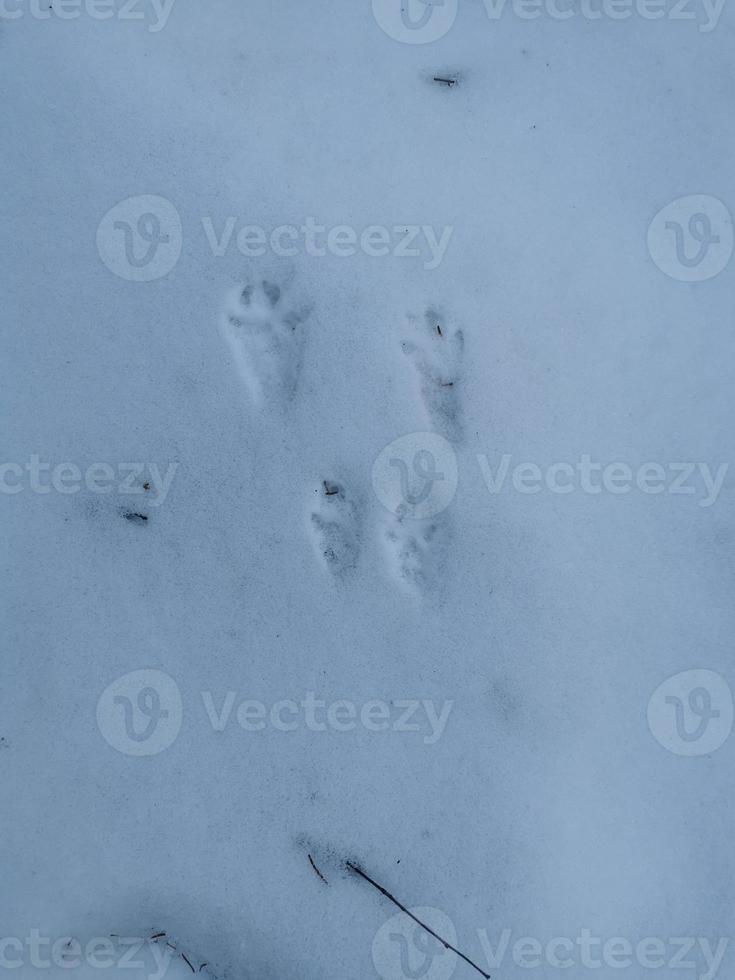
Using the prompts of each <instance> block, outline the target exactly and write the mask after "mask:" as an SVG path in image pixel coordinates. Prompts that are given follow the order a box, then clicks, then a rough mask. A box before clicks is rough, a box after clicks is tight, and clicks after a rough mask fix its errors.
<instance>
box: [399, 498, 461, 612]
mask: <svg viewBox="0 0 735 980" xmlns="http://www.w3.org/2000/svg"><path fill="white" fill-rule="evenodd" d="M447 535H448V532H447V527H446V523H445V521H444V519H443V518H434V519H430V520H421V521H417V520H415V519H413V518H412V517H410V516H409V514H408V508H407V507H405V506H402V507H400V508H399V509H398V512H397V513H396V514H394V515H391V516H390V517H389V518H388V519H387V521H386V524H385V526H384V528H383V542H384V545H385V550H386V554H387V557H388V566H389V570H390V572H391V573H392V575H393V578H394V579H395V581H396V582H397V584H398V585H399V586H400V588H401V589H402V590H403V591H404V592H407V593H409V594H411V595H422V594H423V593H424V592H426V591H427V589H429V588H431V586H432V585H433V583H434V582H435V580H436V576H437V572H438V563H439V560H440V556H441V555H443V553H444V551H445V549H446V543H447V542H446V540H445V539H446V538H447Z"/></svg>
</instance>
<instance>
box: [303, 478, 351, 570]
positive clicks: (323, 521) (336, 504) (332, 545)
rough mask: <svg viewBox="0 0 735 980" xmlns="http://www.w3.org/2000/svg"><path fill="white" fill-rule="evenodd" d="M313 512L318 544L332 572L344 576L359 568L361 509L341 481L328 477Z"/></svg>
mask: <svg viewBox="0 0 735 980" xmlns="http://www.w3.org/2000/svg"><path fill="white" fill-rule="evenodd" d="M315 493H316V503H315V505H314V507H313V509H312V511H311V514H310V515H309V521H310V527H311V533H312V538H313V541H314V547H315V550H316V553H317V556H318V557H319V559H320V560H321V561H322V562H323V564H324V566H325V567H326V568H327V570H328V571H329V572H331V573H332V575H334V576H336V577H338V578H340V577H343V576H344V575H346V574H348V573H349V572H352V571H354V569H355V568H357V561H358V557H359V554H360V535H359V519H358V510H357V508H356V506H355V504H354V502H353V501H352V500H351V498H350V497H349V496H348V494H347V492H346V490H345V488H344V487H343V486H342V484H340V483H335V482H334V481H332V480H324V481H323V482H322V484H321V486H320V487H319V488H318V490H316V491H315Z"/></svg>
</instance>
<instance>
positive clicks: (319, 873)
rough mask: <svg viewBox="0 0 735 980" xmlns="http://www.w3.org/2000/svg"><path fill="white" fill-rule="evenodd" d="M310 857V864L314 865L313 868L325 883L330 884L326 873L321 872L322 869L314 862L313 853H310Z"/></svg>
mask: <svg viewBox="0 0 735 980" xmlns="http://www.w3.org/2000/svg"><path fill="white" fill-rule="evenodd" d="M308 857H309V864H310V865H311V866H312V868H313V869H314V871H315V872H316V873H317V874H318V875H319V877H320V878H321V879H322V881H323V882H324V884H325V885H328V884H329V882H328V881H327V879H326V878H325V877H324V875H323V874H322V873H321V871H320V870H319V868H317V866H316V865H315V864H314V858H313V857H312V856H311V854H309V855H308Z"/></svg>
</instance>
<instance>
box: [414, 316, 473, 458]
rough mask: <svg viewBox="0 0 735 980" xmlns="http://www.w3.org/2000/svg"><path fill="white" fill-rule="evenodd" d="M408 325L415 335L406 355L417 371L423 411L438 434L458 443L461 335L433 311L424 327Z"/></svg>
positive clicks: (460, 433)
mask: <svg viewBox="0 0 735 980" xmlns="http://www.w3.org/2000/svg"><path fill="white" fill-rule="evenodd" d="M409 322H410V324H411V327H412V335H411V336H410V337H409V338H408V339H406V340H405V341H404V342H403V352H404V354H406V355H407V356H408V357H410V358H411V360H412V361H413V364H414V367H415V368H416V373H417V374H418V377H419V380H420V384H421V398H422V401H423V403H424V407H425V409H426V411H427V413H428V415H429V418H430V420H431V422H432V425H433V426H434V428H435V429H436V431H437V432H439V433H440V434H441V435H443V436H446V438H447V439H452V440H454V441H458V440H459V439H460V438H461V436H462V420H461V410H460V399H459V386H460V382H461V367H462V352H463V349H464V337H463V335H462V331H461V330H458V329H452V328H450V327H449V326H448V325H447V323H446V320H445V318H444V317H442V315H441V314H439V313H437V312H436V310H434V309H429V310H427V311H426V313H425V315H424V318H423V323H422V322H420V321H416V320H415V319H414V318H410V320H409Z"/></svg>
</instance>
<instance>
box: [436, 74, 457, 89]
mask: <svg viewBox="0 0 735 980" xmlns="http://www.w3.org/2000/svg"><path fill="white" fill-rule="evenodd" d="M434 81H435V82H443V83H444V84H445V85H448V86H449V87H450V88H451V87H452V85H456V84H457V79H456V78H437V76H436V75H434Z"/></svg>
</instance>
